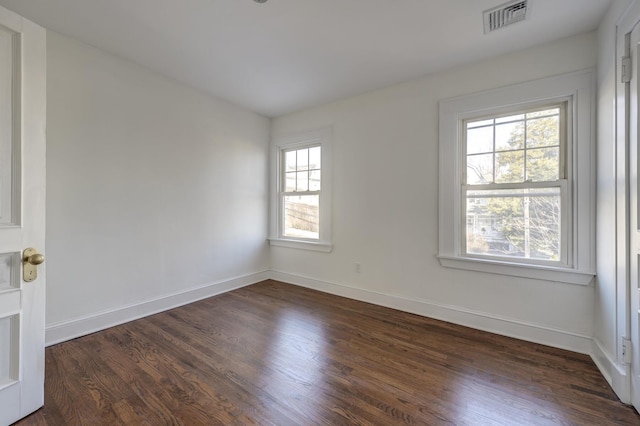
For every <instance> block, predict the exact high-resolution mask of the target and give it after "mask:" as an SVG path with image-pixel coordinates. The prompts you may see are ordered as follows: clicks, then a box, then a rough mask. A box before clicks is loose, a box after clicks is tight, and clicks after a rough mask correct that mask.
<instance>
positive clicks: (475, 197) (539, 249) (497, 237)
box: [466, 188, 561, 260]
mask: <svg viewBox="0 0 640 426" xmlns="http://www.w3.org/2000/svg"><path fill="white" fill-rule="evenodd" d="M466 213H467V217H466V223H467V227H466V243H467V253H472V254H487V255H497V256H508V257H515V258H518V257H520V258H527V259H539V260H560V235H561V232H560V213H561V212H560V188H536V189H504V190H487V191H476V190H473V191H468V192H467V212H466Z"/></svg>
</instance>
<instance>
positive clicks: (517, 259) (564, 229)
mask: <svg viewBox="0 0 640 426" xmlns="http://www.w3.org/2000/svg"><path fill="white" fill-rule="evenodd" d="M550 188H559V190H560V235H559V244H560V250H559V260H557V261H554V260H543V259H535V258H525V257H521V256H509V255H498V254H481V253H472V252H469V250H468V247H467V220H468V214H467V200H468V199H469V198H470V197H469V195H468V194H469V192H470V191H491V190H509V189H513V190H519V189H531V190H535V189H550ZM460 195H461V200H460V206H461V209H460V230H461V232H460V241H459V247H460V248H461V253H460V254H462V255H463V256H465V257H468V258H477V259H499V260H505V261H509V262H514V263H523V264H531V265H548V266H564V267H567V266H571V264H570V255H569V253H570V252H571V250H570V245H571V241H570V240H569V235H570V232H569V229H570V226H571V203H570V197H569V181H568V180H567V179H560V180H557V181H551V182H522V183H508V184H486V185H463V186H462V190H461V193H460ZM533 195H535V193H534V194H533ZM489 197H494V198H495V197H496V196H495V195H489V194H488V195H487V196H486V197H485V198H489ZM523 197H524V195H523ZM471 198H483V196H476V195H474V196H472V197H471Z"/></svg>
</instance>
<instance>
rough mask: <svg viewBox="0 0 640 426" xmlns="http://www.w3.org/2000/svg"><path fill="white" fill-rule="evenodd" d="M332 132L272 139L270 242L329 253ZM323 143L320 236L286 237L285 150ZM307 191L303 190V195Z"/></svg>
mask: <svg viewBox="0 0 640 426" xmlns="http://www.w3.org/2000/svg"><path fill="white" fill-rule="evenodd" d="M331 135H332V130H331V129H330V128H325V129H319V130H313V131H309V132H303V133H295V134H290V135H284V136H279V137H275V138H274V139H273V140H272V142H271V167H270V170H271V176H270V187H271V190H270V232H269V233H270V237H269V244H270V245H272V246H277V247H287V248H295V249H303V250H313V251H321V252H326V253H328V252H330V251H331V250H332V249H333V244H332V242H331ZM314 146H320V148H321V149H320V158H321V160H320V161H321V166H320V182H321V183H320V191H319V192H320V197H319V222H320V223H319V225H320V226H319V238H318V239H317V240H316V239H306V238H295V237H287V236H284V232H283V227H284V211H283V209H284V207H283V199H284V197H283V195H284V193H283V192H282V189H283V187H282V179H283V176H284V175H283V170H282V168H283V166H284V164H283V153H284V152H285V151H288V150H292V149H302V148H310V147H314ZM304 194H305V193H302V195H304Z"/></svg>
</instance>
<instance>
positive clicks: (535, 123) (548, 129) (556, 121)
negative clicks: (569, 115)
mask: <svg viewBox="0 0 640 426" xmlns="http://www.w3.org/2000/svg"><path fill="white" fill-rule="evenodd" d="M559 144H560V118H559V117H558V116H557V115H556V116H553V117H545V118H537V119H535V120H527V148H535V147H538V146H552V145H559Z"/></svg>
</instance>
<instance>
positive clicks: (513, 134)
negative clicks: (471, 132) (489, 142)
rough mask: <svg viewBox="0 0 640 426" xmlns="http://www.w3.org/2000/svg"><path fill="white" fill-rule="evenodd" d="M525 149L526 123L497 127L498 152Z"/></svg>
mask: <svg viewBox="0 0 640 426" xmlns="http://www.w3.org/2000/svg"><path fill="white" fill-rule="evenodd" d="M523 148H524V121H517V122H514V123H507V124H501V125H499V126H496V151H507V150H512V149H523Z"/></svg>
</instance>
